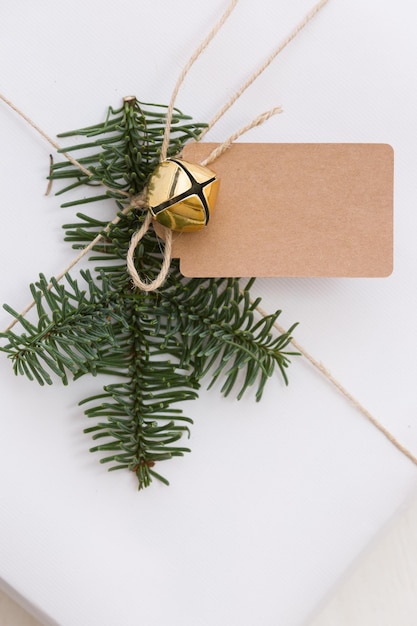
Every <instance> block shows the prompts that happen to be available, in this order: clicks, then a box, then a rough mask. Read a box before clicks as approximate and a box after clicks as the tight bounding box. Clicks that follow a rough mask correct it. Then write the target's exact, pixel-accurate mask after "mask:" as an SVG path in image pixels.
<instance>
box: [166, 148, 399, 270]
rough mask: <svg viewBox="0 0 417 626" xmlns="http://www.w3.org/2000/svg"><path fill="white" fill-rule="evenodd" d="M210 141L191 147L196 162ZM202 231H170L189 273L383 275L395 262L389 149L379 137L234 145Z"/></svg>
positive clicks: (218, 166) (221, 162) (189, 156)
mask: <svg viewBox="0 0 417 626" xmlns="http://www.w3.org/2000/svg"><path fill="white" fill-rule="evenodd" d="M217 145H218V144H208V143H206V144H204V143H201V144H198V143H194V144H190V145H189V146H186V147H185V149H184V151H183V155H182V156H183V158H184V159H185V160H187V161H191V162H194V163H198V162H200V161H202V160H203V159H204V158H205V157H206V156H208V154H209V153H210V152H211V151H212V150H213V148H215V147H216V146H217ZM209 167H210V169H213V170H214V171H215V172H216V174H217V175H218V177H219V178H220V190H219V195H218V199H217V203H216V206H215V209H214V211H213V212H212V215H211V217H210V222H209V224H208V225H207V227H206V228H204V229H203V230H202V231H199V232H197V233H174V249H173V256H174V257H176V258H178V257H179V258H180V269H181V272H182V274H184V275H185V276H189V277H216V276H221V277H229V276H232V277H233V276H242V277H244V276H257V277H261V276H340V277H341V276H369V277H371V276H387V275H389V274H390V273H391V272H392V263H393V260H392V259H393V225H392V222H393V151H392V148H391V147H390V146H389V145H386V144H265V143H263V144H253V143H250V144H249V143H237V144H234V145H233V146H232V147H231V148H230V149H229V150H227V151H226V152H225V153H224V154H223V155H222V156H221V157H219V158H218V159H217V160H216V161H214V162H213V163H212V164H211V165H210V166H209Z"/></svg>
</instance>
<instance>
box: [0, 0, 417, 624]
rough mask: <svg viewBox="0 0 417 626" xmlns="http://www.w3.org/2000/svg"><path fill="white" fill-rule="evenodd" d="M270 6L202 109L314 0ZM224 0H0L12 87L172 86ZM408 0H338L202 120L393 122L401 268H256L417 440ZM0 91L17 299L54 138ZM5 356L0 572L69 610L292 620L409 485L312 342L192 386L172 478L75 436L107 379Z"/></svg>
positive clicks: (196, 80) (6, 258)
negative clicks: (312, 271) (307, 354)
mask: <svg viewBox="0 0 417 626" xmlns="http://www.w3.org/2000/svg"><path fill="white" fill-rule="evenodd" d="M259 6H260V5H259V2H256V3H255V2H252V1H251V0H241V2H240V3H239V8H238V9H237V10H236V12H235V15H234V16H233V19H232V18H231V19H230V20H229V22H228V23H227V25H226V26H225V28H224V30H223V32H222V33H221V34H220V35H219V36H218V38H216V40H215V42H214V43H213V45H212V46H211V47H210V50H209V51H207V54H205V55H204V57H203V58H202V59H201V60H200V62H199V64H198V66H196V68H195V69H194V70H193V72H192V74H190V76H189V79H188V80H187V83H186V84H185V85H184V89H183V90H182V92H181V94H180V97H179V99H178V104H179V106H180V107H182V108H183V109H184V110H186V111H187V112H190V113H192V114H193V116H194V117H195V118H196V119H200V120H205V119H210V117H211V116H212V114H213V113H214V112H215V111H216V110H217V108H218V107H219V105H220V104H221V103H222V102H223V101H224V100H225V99H226V98H227V96H228V95H230V93H231V92H233V90H234V89H235V88H236V87H237V86H238V85H239V84H240V82H241V81H242V80H243V79H245V78H246V76H247V74H248V73H249V72H250V71H251V69H252V68H254V67H255V66H256V65H257V63H258V62H259V61H260V60H261V59H262V58H264V56H265V55H267V54H269V52H270V50H271V49H272V48H273V47H274V46H275V45H276V42H277V40H279V39H281V38H282V37H283V36H285V35H286V34H287V32H288V31H289V30H290V28H292V26H293V25H294V24H295V23H296V21H297V20H298V19H300V18H301V17H302V15H304V13H305V12H306V11H307V10H308V9H309V8H310V7H311V3H309V2H307V1H304V0H300V1H297V2H292V3H288V2H279V3H277V2H275V1H273V0H270V1H265V2H264V4H263V7H262V10H259ZM223 7H224V3H223V2H220V1H216V2H212V3H210V4H207V5H201V7H200V6H199V8H198V11H196V10H195V3H192V2H191V1H190V0H182V2H176V3H175V4H173V3H167V2H163V1H162V0H152V2H143V3H141V4H140V9H139V5H137V4H136V3H134V2H132V1H129V0H124V1H122V2H120V3H119V4H118V6H117V12H116V11H115V9H114V7H113V6H110V5H109V6H107V7H106V5H104V6H103V5H102V3H95V2H91V3H88V4H86V3H82V2H80V1H77V0H75V1H74V2H72V3H71V5H67V4H58V3H55V2H52V1H46V0H45V1H43V2H40V3H37V4H36V6H35V5H34V4H33V3H26V2H22V3H12V2H4V3H3V4H2V9H1V12H2V13H3V15H4V18H5V19H2V20H1V26H0V28H1V30H2V32H1V37H0V42H1V43H0V45H1V50H0V52H1V58H2V59H3V60H4V72H3V75H2V84H3V85H2V90H3V91H4V92H5V94H6V95H8V96H9V97H10V98H12V99H13V100H14V101H15V102H16V104H18V105H19V106H20V107H21V108H23V109H24V110H25V111H26V112H27V113H28V114H29V115H30V116H31V117H32V118H33V119H35V120H36V121H37V123H39V124H40V125H41V126H42V127H43V128H45V129H46V130H47V131H48V132H49V133H50V134H54V133H55V132H57V131H60V130H65V129H67V128H73V127H77V126H80V125H86V124H89V123H94V122H96V121H98V119H99V118H100V117H101V116H102V115H103V114H104V107H105V105H107V104H110V103H113V104H114V105H115V106H117V105H118V103H119V101H120V99H121V98H122V97H123V96H124V95H127V94H131V93H133V92H135V93H136V95H137V96H138V97H139V98H141V99H143V100H154V101H157V102H158V101H160V102H167V100H168V99H169V95H170V91H171V89H172V87H173V84H174V82H175V79H176V76H177V75H178V73H179V71H180V69H181V68H182V66H183V65H184V63H185V61H186V59H187V58H188V55H189V52H190V49H192V48H193V47H194V46H195V45H196V43H197V42H198V41H200V40H201V38H202V36H203V35H204V34H205V33H206V32H207V25H208V24H212V23H213V21H214V19H215V17H216V16H218V15H219V14H220V12H221V10H222V9H223ZM414 11H415V10H414V5H413V4H412V3H411V1H410V2H403V3H401V6H398V4H397V5H396V6H395V7H394V6H391V5H388V4H384V6H381V4H380V3H378V2H376V0H375V1H373V0H369V1H368V2H366V3H363V2H359V0H357V1H353V2H351V3H349V4H348V5H347V4H346V3H341V2H337V1H335V0H333V1H331V2H330V4H329V5H328V6H327V7H326V9H325V10H323V12H322V14H321V15H320V16H319V17H318V18H317V19H316V20H315V22H314V23H313V24H311V25H310V26H309V28H308V29H307V30H306V31H305V32H303V33H302V34H301V35H300V37H299V38H298V39H297V40H296V42H294V43H293V44H292V45H291V47H290V48H288V49H287V50H286V51H285V52H284V53H283V54H282V55H281V57H280V59H278V60H277V61H276V62H275V63H274V65H273V67H271V68H270V69H269V70H268V72H267V73H266V74H265V75H264V76H263V77H262V78H260V79H259V81H258V82H257V83H256V85H255V86H254V87H253V88H252V89H251V90H250V92H247V94H245V96H244V98H243V99H242V101H241V102H240V103H239V104H238V105H236V108H234V109H233V111H232V112H230V114H229V115H228V116H227V117H225V118H224V120H222V121H221V122H219V125H218V126H217V127H216V128H215V129H214V130H213V132H212V134H211V137H210V139H212V140H221V139H223V138H224V137H225V136H227V135H228V134H230V133H231V132H233V131H234V130H236V128H239V127H240V126H242V124H244V123H246V122H247V121H248V120H249V119H252V118H253V117H255V116H256V115H257V114H258V113H259V112H260V111H262V110H265V109H268V108H270V107H271V106H273V105H275V104H277V103H282V104H283V106H284V109H285V115H283V116H279V118H277V119H274V120H271V121H270V122H269V123H268V125H265V126H264V127H261V128H259V129H257V130H256V131H253V133H252V134H251V137H250V138H249V137H247V138H246V140H249V139H251V140H253V141H294V142H297V141H302V142H306V141H312V142H325V141H355V142H356V141H364V142H372V141H375V142H388V143H391V144H392V145H393V146H394V150H395V154H396V222H395V234H396V257H395V271H394V274H393V276H392V277H390V278H389V279H381V280H371V281H369V280H355V279H351V280H337V279H331V280H327V279H320V280H315V279H309V280H307V279H301V280H289V279H280V280H268V281H266V280H264V281H262V280H261V281H259V283H258V285H257V288H256V289H257V293H259V294H261V295H263V296H264V307H265V308H267V309H268V310H272V309H274V308H277V307H279V308H281V307H282V309H283V316H282V322H283V323H284V324H290V323H292V322H293V321H295V320H299V321H300V323H301V324H300V329H299V331H297V338H298V339H299V340H300V341H301V342H302V343H304V344H305V345H306V347H307V348H308V349H309V350H310V351H311V352H312V353H313V354H314V355H315V356H316V357H317V358H318V359H320V360H322V361H323V362H324V363H325V364H326V365H327V366H328V367H330V368H331V370H332V371H333V373H334V374H335V375H336V376H337V377H339V378H340V379H341V380H342V381H343V382H344V384H345V385H346V386H347V387H348V388H349V390H350V391H352V392H353V393H354V394H355V395H356V396H357V397H358V398H359V399H360V400H361V401H362V403H363V404H365V406H367V408H369V409H370V410H371V411H372V412H373V413H375V414H376V415H378V417H379V419H380V420H381V421H382V422H383V423H384V424H385V425H386V426H387V427H388V428H390V429H391V430H392V431H393V432H394V434H396V435H397V436H398V437H399V438H400V439H401V440H402V441H403V442H405V443H407V445H408V446H409V447H410V448H412V449H413V450H414V451H415V452H416V451H417V429H416V427H415V424H416V422H415V417H416V393H415V380H416V374H417V367H416V362H415V358H414V354H415V349H416V348H417V337H416V332H415V325H414V311H415V309H416V306H417V290H416V289H415V281H416V267H417V253H416V249H417V247H416V245H415V235H416V225H417V222H416V216H415V206H416V200H417V193H416V185H415V171H416V168H417V158H416V154H415V139H414V138H415V130H416V128H415V127H416V121H415V119H416V117H415V110H416V104H417V102H416V100H417V96H416V90H415V86H414V85H415V83H414V81H415V58H416V52H417V51H416V47H417V44H416V41H415V34H414V23H415V22H414V20H413V17H414ZM225 59H227V62H225ZM6 60H7V62H6ZM0 115H1V118H0V120H1V128H2V131H1V132H2V138H3V139H2V146H1V162H2V173H1V175H2V189H3V194H4V198H3V203H2V204H3V209H2V210H3V211H4V214H5V215H7V231H5V237H4V239H5V240H4V243H3V248H2V263H3V267H4V268H5V270H6V271H5V272H4V273H3V274H2V277H1V294H2V299H3V300H6V301H8V302H9V303H11V304H13V305H14V306H15V307H17V308H21V307H23V306H24V305H25V304H26V301H27V299H28V296H27V291H26V290H25V288H24V286H25V285H26V284H28V283H29V282H30V281H31V280H33V279H34V278H35V277H36V274H37V273H38V272H39V271H43V272H45V273H46V274H47V275H49V274H52V273H54V272H56V271H58V270H60V269H61V268H62V267H63V266H64V265H65V264H66V263H67V261H68V258H69V255H70V253H69V252H68V249H67V248H66V247H65V246H64V245H63V244H62V243H61V241H60V224H61V223H62V222H63V221H67V219H68V215H69V213H68V214H67V213H65V211H61V210H57V202H56V200H54V199H53V198H46V199H45V198H43V193H44V189H45V184H44V175H45V169H46V167H47V165H46V164H47V159H48V154H49V151H50V150H49V147H48V146H46V145H45V144H44V143H43V142H42V141H41V140H40V138H39V137H38V136H36V134H35V133H33V131H30V130H29V129H28V128H27V127H26V125H25V124H23V123H22V122H21V121H20V120H18V119H17V118H16V116H15V115H14V114H13V113H12V112H10V111H8V110H6V109H4V108H3V109H2V110H1V114H0ZM208 139H209V137H208ZM22 177H23V178H22ZM23 183H24V184H23ZM2 319H3V325H5V324H6V320H7V317H6V315H5V314H3V318H2ZM0 367H1V380H0V384H1V397H2V399H3V402H4V412H3V415H2V418H1V419H2V428H3V434H4V436H3V438H2V440H1V442H0V445H1V450H0V463H1V465H0V476H1V477H2V484H1V491H2V493H1V500H0V507H1V511H0V512H1V516H0V520H1V525H2V526H1V529H0V537H1V543H0V557H1V558H0V568H1V570H0V578H3V580H4V581H5V582H6V583H7V585H10V586H11V587H13V588H15V589H16V590H17V591H18V592H19V593H20V594H21V595H23V596H24V597H25V598H26V599H27V601H29V602H31V603H32V604H33V605H34V606H35V607H37V609H38V610H40V611H43V612H44V613H46V614H48V615H49V617H50V618H51V619H52V618H53V619H55V620H56V621H58V622H59V623H62V624H68V625H70V624H80V623H88V624H89V625H90V624H91V625H94V624H95V623H97V624H98V623H99V624H100V626H103V625H104V624H109V625H110V624H112V625H113V624H116V623H124V624H131V623H132V624H136V623H137V621H138V619H139V616H140V618H141V619H143V620H144V622H145V623H146V622H147V620H148V622H149V620H151V619H152V623H153V624H155V625H156V626H165V624H166V623H167V622H168V620H169V621H170V623H173V624H180V623H181V624H196V623H198V624H201V625H202V626H203V625H205V624H207V625H210V626H211V625H213V624H216V626H217V625H221V626H223V624H224V625H226V624H230V623H239V624H240V625H241V626H245V625H247V626H252V625H253V624H254V623H257V624H262V626H269V625H270V624H271V625H272V624H273V625H275V624H277V623H279V624H284V625H285V626H292V625H294V626H295V625H296V624H301V623H302V622H303V621H305V620H309V619H310V615H311V612H312V611H314V610H315V609H316V608H317V606H319V605H320V603H321V602H323V599H324V598H325V597H326V595H327V593H328V592H329V591H330V590H331V588H332V587H333V586H334V585H335V584H337V582H338V580H339V579H340V578H341V577H343V575H344V573H345V571H346V570H347V569H348V568H349V567H350V566H351V565H352V563H353V562H355V561H356V559H357V558H358V556H359V555H360V553H361V552H362V551H363V550H364V549H365V548H366V546H368V545H369V543H370V542H371V541H372V539H373V538H374V537H375V536H376V535H377V534H378V532H379V531H380V529H381V528H382V527H383V526H384V525H385V524H386V523H387V521H388V520H389V519H390V518H391V516H392V515H393V514H394V513H395V511H396V510H398V508H400V507H401V506H403V503H404V502H405V501H406V500H407V499H408V498H409V497H410V494H412V493H413V492H414V491H415V488H416V483H417V479H416V470H415V468H414V467H413V466H412V465H411V464H410V463H409V462H408V461H407V460H406V459H404V458H402V457H401V456H400V455H399V453H398V452H397V451H396V450H394V449H393V447H392V446H390V444H389V443H388V442H386V441H385V440H384V439H383V438H382V437H381V436H380V435H379V434H378V433H377V432H376V431H375V430H374V428H373V427H372V426H371V425H369V424H367V423H366V422H365V421H364V420H363V418H361V417H360V416H358V414H357V413H356V412H355V411H354V410H353V409H352V408H351V407H350V406H348V405H347V403H346V402H345V401H344V399H343V398H340V397H339V396H338V395H337V394H336V393H335V392H333V390H332V389H331V388H330V387H329V386H328V385H327V384H326V383H325V382H324V381H323V380H322V379H321V378H320V376H319V375H318V374H315V373H314V372H312V371H311V369H310V367H309V366H308V365H307V364H306V363H304V362H302V361H298V362H297V363H295V364H294V366H293V367H292V368H291V372H290V374H291V385H290V388H289V389H287V390H285V389H283V387H282V385H281V384H280V381H279V380H278V379H276V381H275V383H273V384H272V385H270V387H269V389H268V391H267V393H266V395H265V399H264V401H263V402H262V404H261V405H257V404H256V403H255V402H254V401H253V399H252V398H250V397H248V399H247V400H245V402H244V403H240V404H238V403H236V402H234V401H233V400H231V399H230V400H229V399H228V400H222V399H220V398H219V397H218V396H217V395H216V394H215V393H214V392H211V393H210V394H202V398H201V400H200V401H199V403H198V408H197V407H195V406H194V407H187V412H188V413H193V414H195V415H196V417H198V419H196V424H195V427H194V428H193V433H192V440H191V447H192V450H193V452H192V454H191V455H189V456H188V457H187V458H185V459H180V460H178V461H175V462H171V463H170V464H169V465H167V467H166V470H165V471H166V472H167V473H168V474H169V478H170V480H171V482H172V485H171V487H170V488H169V489H163V488H161V487H159V486H156V487H155V488H153V489H151V490H149V491H148V492H146V493H144V494H136V493H135V490H134V485H133V483H132V481H131V480H130V477H129V476H127V475H122V474H120V473H119V474H117V473H115V474H112V475H107V474H106V473H105V472H103V469H102V468H101V467H100V466H99V465H98V463H97V459H95V458H93V457H92V456H90V455H88V453H87V450H88V447H89V441H88V439H87V437H85V436H84V435H83V434H82V432H81V431H82V428H83V427H84V426H85V420H84V418H83V417H82V415H81V414H80V411H79V409H78V408H77V406H76V404H77V402H78V400H79V399H80V398H82V397H83V396H84V395H86V394H88V393H89V392H90V391H91V390H95V389H96V388H97V386H96V381H91V380H85V381H81V383H80V384H77V386H72V387H70V388H68V389H61V388H60V387H58V386H56V387H53V388H50V389H43V390H40V389H38V388H36V387H34V386H33V385H29V384H28V383H27V382H26V381H23V380H19V379H15V378H14V376H13V375H12V374H11V372H10V369H9V366H8V364H7V363H5V362H4V361H3V362H2V363H1V364H0ZM300 590H302V591H300ZM161 598H163V602H162V601H161Z"/></svg>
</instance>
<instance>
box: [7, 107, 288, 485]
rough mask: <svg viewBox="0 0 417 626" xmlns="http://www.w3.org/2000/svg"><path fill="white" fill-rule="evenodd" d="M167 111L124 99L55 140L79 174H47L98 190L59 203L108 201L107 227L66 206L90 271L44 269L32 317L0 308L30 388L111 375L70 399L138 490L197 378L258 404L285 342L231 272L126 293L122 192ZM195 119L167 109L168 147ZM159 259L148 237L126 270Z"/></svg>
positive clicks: (127, 229)
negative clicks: (69, 140)
mask: <svg viewBox="0 0 417 626" xmlns="http://www.w3.org/2000/svg"><path fill="white" fill-rule="evenodd" d="M166 111H167V107H164V106H159V105H158V106H156V105H148V104H140V103H139V102H137V101H136V99H134V98H127V99H125V101H124V103H123V106H122V107H121V108H120V109H117V110H114V109H112V108H110V109H109V111H108V115H107V119H106V120H105V121H104V122H102V123H100V124H96V125H93V126H89V127H87V128H84V129H80V130H78V131H72V132H70V133H64V134H63V135H61V136H66V137H68V136H72V135H77V136H81V137H84V138H87V141H83V143H81V144H80V145H73V146H70V147H69V148H66V149H65V150H66V152H68V151H70V152H71V153H77V161H78V162H79V163H81V164H82V165H83V166H88V172H89V174H88V175H86V173H85V172H83V171H81V170H80V169H78V168H77V167H75V166H74V165H73V164H72V163H70V162H68V161H63V162H61V163H55V164H54V165H53V167H52V170H51V175H50V178H51V179H52V180H54V181H62V182H63V183H64V188H63V189H62V190H60V191H59V192H58V194H61V193H64V192H67V191H68V190H70V189H74V188H78V187H82V186H83V185H88V186H90V187H91V186H93V187H94V186H99V185H102V184H104V185H106V186H107V187H110V188H111V189H107V191H106V193H105V194H102V193H101V192H99V193H96V194H95V195H88V196H86V197H83V198H80V199H79V200H73V201H71V202H68V203H65V206H78V205H80V204H84V205H86V206H91V204H94V203H98V202H100V203H101V204H102V203H103V201H105V202H107V203H109V202H112V203H113V206H114V207H115V211H117V219H116V218H115V220H114V221H113V223H112V224H111V225H109V224H108V223H107V222H105V221H103V220H101V219H100V217H97V216H92V215H87V214H86V213H85V212H82V213H81V212H80V213H77V221H72V222H71V223H68V224H66V225H64V229H65V233H66V236H65V238H66V240H67V241H68V242H69V243H71V245H72V246H73V247H74V248H76V249H79V248H85V247H86V246H87V247H88V248H90V249H91V254H92V256H91V260H92V261H93V262H94V263H95V265H96V267H95V269H94V271H91V272H81V273H80V275H81V281H82V285H83V286H82V287H81V286H80V285H81V283H80V281H78V280H75V279H73V278H72V277H71V276H70V275H66V280H65V282H64V283H63V284H60V283H59V282H58V281H57V280H55V279H52V280H51V283H48V282H47V281H46V279H45V277H44V276H41V277H40V279H39V280H38V281H37V282H36V283H35V284H33V285H32V286H31V292H32V295H33V298H34V301H35V306H36V312H37V317H38V319H37V322H31V321H29V320H27V319H26V318H25V317H24V316H23V315H20V314H18V313H16V312H15V311H14V310H13V309H12V308H11V307H8V306H7V305H6V306H5V308H6V310H7V311H8V312H9V313H10V314H11V315H12V316H13V317H14V318H15V319H16V320H18V321H19V322H20V324H21V326H22V328H23V332H22V333H21V334H20V335H19V334H18V333H16V332H14V331H12V330H8V331H7V332H5V333H3V334H2V335H1V336H2V337H3V338H4V339H6V344H5V345H4V346H3V347H0V350H1V351H3V352H5V353H6V354H7V355H8V357H9V358H10V359H11V360H12V362H13V368H14V371H15V372H16V374H19V375H24V376H26V377H28V378H29V379H31V380H36V381H37V382H38V383H39V384H41V385H42V384H45V383H46V384H51V383H52V380H53V378H54V377H58V379H60V380H61V381H62V382H63V383H64V384H67V382H68V378H69V375H71V376H72V377H73V378H74V379H78V378H79V377H80V376H84V375H85V374H87V373H88V374H93V375H97V374H106V375H108V376H111V377H114V379H115V382H113V383H111V384H108V385H106V386H105V387H104V389H103V391H102V392H101V393H99V394H95V395H94V396H92V397H90V398H87V399H86V400H84V401H82V402H81V404H82V405H84V404H87V405H89V406H88V408H86V410H85V414H86V416H87V417H88V418H89V419H90V420H91V421H92V425H91V426H90V427H88V428H87V429H86V432H88V433H90V435H91V436H92V438H93V440H94V441H95V442H97V443H96V445H95V446H94V447H93V448H92V451H96V452H99V453H101V454H102V455H104V456H102V458H101V462H102V463H106V464H108V465H109V467H110V469H120V468H126V469H129V470H131V471H132V472H134V473H135V474H136V476H137V479H138V484H139V488H140V489H141V488H143V487H147V486H148V485H149V484H150V482H151V480H152V479H153V478H157V479H159V480H161V481H163V482H167V480H166V479H165V478H164V477H163V476H162V475H161V474H160V473H159V472H157V471H156V470H155V469H154V467H155V464H156V463H158V462H160V461H163V460H167V459H170V458H172V457H174V456H182V455H183V454H184V453H185V452H187V451H188V448H187V447H185V446H183V445H182V444H181V439H182V437H183V436H188V435H189V427H190V425H191V424H192V420H191V419H190V418H189V417H186V416H184V415H183V413H182V410H181V409H179V408H174V407H175V405H176V404H177V403H178V402H183V401H185V400H190V399H195V398H196V397H197V390H198V388H199V386H200V384H201V381H202V379H203V378H204V377H207V378H209V377H210V378H211V380H210V378H209V387H211V386H212V385H213V384H214V383H216V382H217V381H218V380H219V379H220V378H221V377H222V378H223V379H224V382H223V384H222V387H221V392H222V393H224V394H225V395H228V394H230V393H231V392H232V391H234V390H235V388H236V387H237V397H238V398H241V397H242V396H243V394H244V393H245V392H246V391H247V389H248V388H249V387H252V386H254V387H255V389H256V398H257V400H259V399H260V398H261V396H262V393H263V391H264V388H265V384H266V382H267V380H268V379H269V378H270V377H271V376H272V375H273V374H274V372H275V371H277V370H278V371H279V372H280V373H281V375H282V377H283V380H284V382H285V384H287V382H288V381H287V375H286V370H287V368H288V364H289V357H290V356H291V355H292V354H294V353H293V352H288V351H287V347H288V344H289V342H290V340H291V333H292V331H293V329H294V327H295V325H294V326H292V327H291V328H290V329H289V330H288V331H286V332H282V333H280V334H278V335H277V334H276V332H275V330H274V328H273V327H274V325H275V324H276V320H277V318H278V316H279V315H280V312H279V311H276V312H275V313H273V314H272V315H265V316H263V318H262V319H259V316H258V315H257V312H256V309H257V308H258V305H259V299H257V300H256V301H255V302H252V301H251V299H250V295H249V290H250V287H251V286H252V282H253V281H249V283H248V284H247V285H246V286H245V287H244V288H243V290H242V289H241V286H240V283H239V281H238V280H237V279H208V280H201V279H186V278H184V277H183V276H181V274H180V273H179V270H178V263H177V261H173V262H172V264H171V272H170V274H169V276H168V278H167V281H166V283H165V284H164V285H163V287H162V288H161V289H160V290H159V291H158V292H157V293H155V292H150V293H144V292H140V291H134V290H132V288H131V282H130V277H129V275H128V273H127V269H126V262H125V261H126V254H127V249H128V247H129V243H130V239H131V236H132V234H133V233H134V232H136V231H137V230H138V228H140V226H141V224H142V221H143V219H144V213H143V212H142V211H136V210H129V203H128V201H129V198H127V199H126V195H136V194H138V193H140V192H141V191H142V189H143V188H144V186H145V185H146V182H147V180H148V178H149V176H150V174H151V173H152V172H153V170H154V168H155V166H156V165H157V163H158V162H159V155H160V151H161V143H162V139H163V135H164V127H165V115H166ZM204 126H205V125H201V124H193V123H192V122H190V120H189V118H188V117H187V116H185V115H183V114H182V113H181V112H179V111H178V110H176V111H175V115H174V119H173V128H172V129H171V135H170V138H171V143H170V148H169V154H171V155H172V154H177V153H178V152H180V150H181V148H182V145H183V143H184V141H186V140H187V139H188V138H190V137H193V138H196V137H198V135H199V133H200V132H201V129H202V128H203V127H204ZM161 260H162V253H161V249H160V244H159V240H158V238H157V236H156V234H155V233H154V232H148V233H147V235H146V236H145V237H144V238H143V239H142V241H141V243H140V245H139V246H138V247H137V249H136V252H135V263H136V266H137V269H138V270H139V271H140V272H141V273H142V274H144V275H147V276H148V277H149V278H150V279H153V277H154V276H155V275H156V274H157V273H158V272H159V269H160V265H161Z"/></svg>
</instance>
